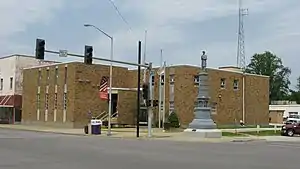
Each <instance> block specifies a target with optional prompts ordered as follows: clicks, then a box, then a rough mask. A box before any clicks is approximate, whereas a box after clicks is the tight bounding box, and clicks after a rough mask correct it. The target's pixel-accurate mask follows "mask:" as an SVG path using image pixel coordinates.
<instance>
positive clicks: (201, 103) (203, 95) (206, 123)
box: [186, 51, 222, 137]
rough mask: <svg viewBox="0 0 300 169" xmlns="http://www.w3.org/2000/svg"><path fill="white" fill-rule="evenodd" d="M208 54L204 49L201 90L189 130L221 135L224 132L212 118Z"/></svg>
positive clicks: (200, 79) (205, 134)
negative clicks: (218, 128)
mask: <svg viewBox="0 0 300 169" xmlns="http://www.w3.org/2000/svg"><path fill="white" fill-rule="evenodd" d="M206 66H207V55H206V54H205V51H202V56H201V71H200V73H199V76H198V77H199V81H200V85H199V90H198V96H197V100H196V102H195V107H194V114H195V117H194V119H193V121H192V122H191V123H190V124H189V127H188V129H186V131H187V132H189V131H192V132H200V133H202V134H203V136H204V137H221V135H222V133H221V132H220V131H219V130H217V129H216V124H215V123H214V121H213V120H212V118H211V107H210V105H209V101H210V96H209V83H208V73H207V71H206Z"/></svg>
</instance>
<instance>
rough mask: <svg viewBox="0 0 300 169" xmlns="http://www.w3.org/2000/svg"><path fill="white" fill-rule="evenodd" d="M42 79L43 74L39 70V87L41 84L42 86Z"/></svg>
mask: <svg viewBox="0 0 300 169" xmlns="http://www.w3.org/2000/svg"><path fill="white" fill-rule="evenodd" d="M41 79H42V72H41V70H39V72H38V82H37V83H38V86H40V84H41Z"/></svg>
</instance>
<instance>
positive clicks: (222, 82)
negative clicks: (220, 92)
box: [220, 78, 226, 89]
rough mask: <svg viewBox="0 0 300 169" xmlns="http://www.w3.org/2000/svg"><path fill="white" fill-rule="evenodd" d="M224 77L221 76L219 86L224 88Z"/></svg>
mask: <svg viewBox="0 0 300 169" xmlns="http://www.w3.org/2000/svg"><path fill="white" fill-rule="evenodd" d="M225 82H226V81H225V78H221V82H220V87H221V89H224V88H225Z"/></svg>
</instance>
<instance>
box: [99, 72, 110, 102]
mask: <svg viewBox="0 0 300 169" xmlns="http://www.w3.org/2000/svg"><path fill="white" fill-rule="evenodd" d="M107 89H108V76H102V79H101V82H100V88H99V96H100V99H103V100H108V94H107Z"/></svg>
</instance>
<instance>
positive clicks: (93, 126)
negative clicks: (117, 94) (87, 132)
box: [91, 120, 102, 135]
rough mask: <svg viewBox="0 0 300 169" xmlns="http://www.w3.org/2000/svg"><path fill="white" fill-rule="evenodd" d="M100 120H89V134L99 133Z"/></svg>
mask: <svg viewBox="0 0 300 169" xmlns="http://www.w3.org/2000/svg"><path fill="white" fill-rule="evenodd" d="M101 125H102V121H101V120H91V134H93V135H99V134H101Z"/></svg>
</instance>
